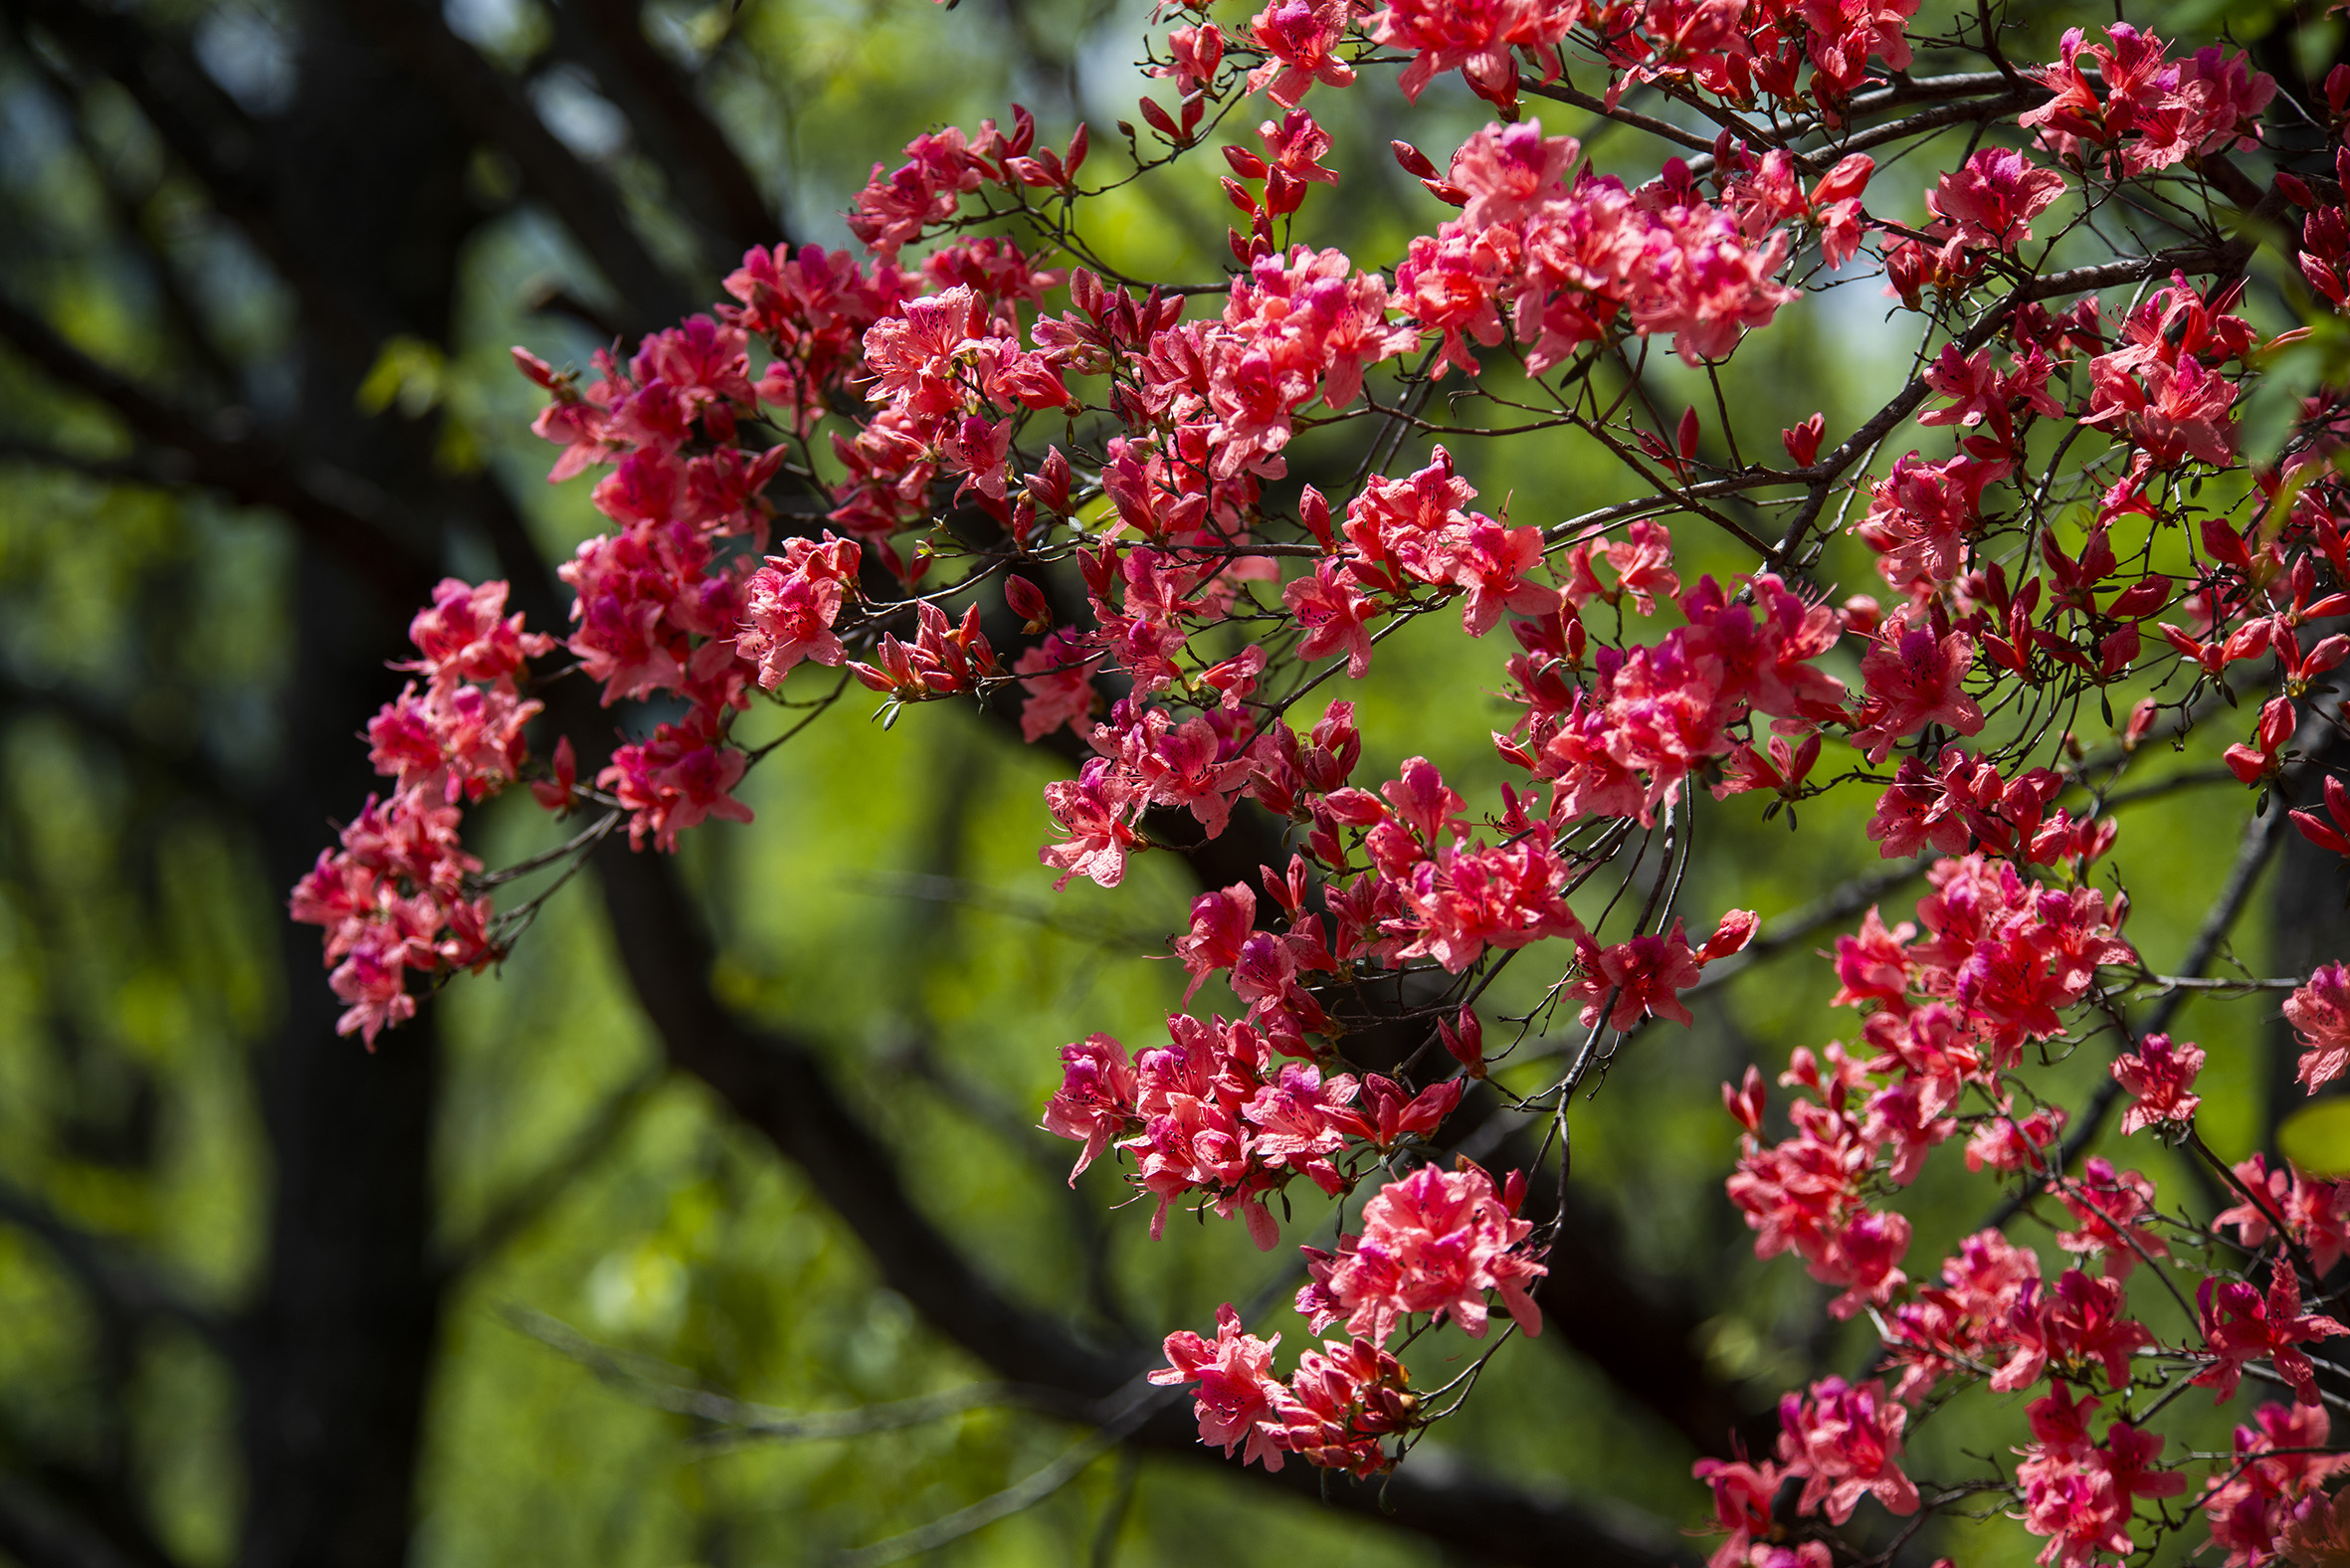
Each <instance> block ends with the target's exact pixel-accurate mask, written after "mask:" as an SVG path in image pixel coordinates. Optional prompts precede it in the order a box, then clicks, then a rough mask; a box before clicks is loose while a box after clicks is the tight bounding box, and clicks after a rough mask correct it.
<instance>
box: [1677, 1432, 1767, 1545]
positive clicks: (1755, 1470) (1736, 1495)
mask: <svg viewBox="0 0 2350 1568" xmlns="http://www.w3.org/2000/svg"><path fill="white" fill-rule="evenodd" d="M1689 1473H1690V1474H1691V1475H1693V1476H1695V1477H1696V1478H1697V1479H1699V1480H1701V1481H1703V1482H1705V1484H1706V1485H1707V1486H1708V1487H1710V1488H1712V1491H1713V1518H1714V1527H1715V1528H1716V1529H1720V1530H1724V1531H1727V1532H1728V1534H1729V1539H1728V1540H1725V1541H1723V1542H1722V1543H1721V1545H1720V1546H1719V1547H1717V1548H1715V1550H1714V1553H1713V1555H1712V1556H1711V1557H1710V1558H1708V1559H1707V1560H1706V1568H1733V1565H1736V1564H1743V1563H1745V1562H1746V1560H1747V1559H1746V1548H1747V1546H1748V1545H1749V1544H1750V1543H1751V1542H1752V1541H1753V1540H1754V1538H1755V1537H1756V1536H1758V1535H1768V1534H1769V1533H1771V1529H1772V1523H1771V1501H1772V1499H1773V1498H1774V1497H1775V1496H1776V1495H1777V1494H1778V1490H1779V1467H1778V1466H1776V1465H1774V1464H1772V1463H1771V1462H1770V1461H1769V1460H1765V1461H1763V1462H1762V1464H1760V1465H1759V1466H1758V1465H1749V1464H1747V1463H1746V1462H1745V1461H1743V1460H1741V1461H1738V1462H1736V1463H1734V1464H1733V1463H1731V1462H1728V1461H1725V1460H1713V1459H1705V1460H1699V1461H1698V1462H1697V1463H1696V1464H1694V1465H1692V1466H1690V1467H1689Z"/></svg>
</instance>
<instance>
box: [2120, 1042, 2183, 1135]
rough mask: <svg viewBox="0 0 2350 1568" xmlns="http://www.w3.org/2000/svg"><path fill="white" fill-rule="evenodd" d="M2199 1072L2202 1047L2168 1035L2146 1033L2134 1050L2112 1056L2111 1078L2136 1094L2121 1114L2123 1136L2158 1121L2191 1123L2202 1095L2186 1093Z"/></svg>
mask: <svg viewBox="0 0 2350 1568" xmlns="http://www.w3.org/2000/svg"><path fill="white" fill-rule="evenodd" d="M2202 1071H2203V1048H2202V1047H2201V1046H2196V1045H2190V1044H2188V1043H2186V1042H2184V1041H2182V1042H2180V1043H2179V1044H2178V1045H2176V1046H2174V1045H2172V1044H2171V1037H2170V1036H2168V1035H2148V1036H2147V1037H2146V1038H2145V1039H2144V1040H2143V1041H2140V1042H2139V1044H2138V1049H2137V1051H2136V1052H2134V1053H2132V1054H2130V1055H2127V1056H2122V1057H2117V1058H2116V1059H2114V1063H2113V1080H2114V1081H2115V1082H2117V1083H2119V1084H2120V1085H2121V1086H2122V1087H2123V1088H2125V1089H2127V1090H2128V1091H2129V1092H2130V1093H2131V1094H2132V1095H2134V1096H2136V1098H2135V1100H2134V1102H2133V1103H2132V1104H2131V1105H2130V1108H2129V1109H2128V1110H2126V1111H2124V1112H2123V1113H2122V1117H2121V1130H2122V1132H2123V1134H2124V1135H2125V1136H2126V1135H2127V1134H2129V1133H2133V1132H2137V1131H2139V1130H2141V1129H2143V1128H2146V1127H2151V1126H2154V1125H2155V1124H2157V1123H2159V1122H2191V1121H2193V1120H2194V1119H2195V1108H2196V1107H2197V1106H2198V1105H2200V1104H2202V1103H2203V1096H2202V1095H2200V1094H2195V1093H2191V1092H2189V1089H2190V1086H2191V1085H2192V1084H2193V1083H2194V1082H2195V1075H2196V1074H2198V1073H2200V1072H2202Z"/></svg>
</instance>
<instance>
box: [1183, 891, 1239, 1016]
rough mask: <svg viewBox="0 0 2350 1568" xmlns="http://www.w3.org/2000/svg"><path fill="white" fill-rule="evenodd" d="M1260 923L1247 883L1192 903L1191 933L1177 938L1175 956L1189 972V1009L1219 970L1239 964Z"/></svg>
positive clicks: (1201, 896)
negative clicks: (1195, 995) (1242, 951)
mask: <svg viewBox="0 0 2350 1568" xmlns="http://www.w3.org/2000/svg"><path fill="white" fill-rule="evenodd" d="M1256 923H1257V894H1256V892H1255V891H1254V890H1253V889H1252V888H1251V887H1250V886H1249V884H1248V883H1247V882H1234V883H1233V884H1232V885H1231V886H1230V887H1226V888H1223V889H1221V890H1220V891H1214V892H1204V893H1201V894H1200V895H1199V896H1198V897H1196V898H1194V899H1192V901H1191V929H1190V931H1189V932H1187V933H1186V934H1184V935H1182V936H1178V937H1177V938H1175V956H1176V957H1178V958H1180V959H1182V960H1183V967H1184V968H1185V969H1186V970H1188V971H1190V974H1191V984H1190V985H1189V986H1188V987H1186V988H1185V990H1184V993H1183V1000H1184V1002H1185V1004H1186V1005H1188V1004H1189V1003H1190V1001H1191V999H1192V997H1193V995H1194V994H1196V993H1197V992H1198V991H1199V988H1200V984H1201V982H1202V981H1204V980H1206V979H1207V978H1208V976H1210V975H1212V974H1214V973H1215V972H1216V971H1217V970H1219V969H1230V968H1231V967H1232V966H1233V965H1234V964H1236V963H1238V962H1240V957H1241V944H1242V943H1244V942H1246V941H1247V940H1248V939H1249V933H1250V931H1251V930H1252V929H1253V928H1254V927H1255V925H1256Z"/></svg>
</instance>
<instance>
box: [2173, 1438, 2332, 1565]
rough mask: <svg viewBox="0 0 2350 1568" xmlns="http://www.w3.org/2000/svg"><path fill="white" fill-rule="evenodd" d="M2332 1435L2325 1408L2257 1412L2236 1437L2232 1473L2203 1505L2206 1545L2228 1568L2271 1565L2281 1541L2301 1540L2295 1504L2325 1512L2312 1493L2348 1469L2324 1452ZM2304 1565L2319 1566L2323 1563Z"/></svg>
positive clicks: (2215, 1481) (2223, 1477)
mask: <svg viewBox="0 0 2350 1568" xmlns="http://www.w3.org/2000/svg"><path fill="white" fill-rule="evenodd" d="M2331 1428H2332V1421H2331V1419H2330V1418H2329V1417H2328V1416H2327V1414H2326V1409H2325V1407H2324V1406H2323V1405H2316V1404H2311V1405H2303V1404H2298V1403H2295V1404H2288V1405H2278V1404H2265V1405H2262V1406H2261V1407H2260V1408H2259V1409H2258V1410H2256V1411H2254V1412H2253V1413H2252V1425H2250V1426H2241V1427H2238V1428H2237V1429H2236V1437H2235V1459H2236V1463H2235V1465H2234V1466H2232V1467H2231V1468H2230V1469H2229V1470H2227V1471H2225V1472H2224V1473H2223V1474H2221V1475H2219V1476H2217V1477H2215V1478H2214V1479H2213V1480H2212V1482H2211V1483H2210V1486H2209V1489H2207V1490H2206V1491H2205V1493H2204V1495H2203V1497H2202V1498H2201V1499H2200V1501H2201V1503H2202V1506H2203V1509H2204V1512H2205V1514H2206V1515H2207V1516H2208V1517H2209V1518H2210V1520H2211V1528H2212V1537H2211V1544H2212V1545H2214V1546H2217V1547H2220V1548H2222V1549H2224V1550H2225V1551H2226V1552H2227V1553H2228V1565H2229V1568H2252V1565H2254V1564H2258V1563H2266V1562H2272V1561H2274V1560H2276V1548H2277V1546H2278V1543H2279V1539H2280V1537H2281V1538H2282V1539H2283V1540H2284V1541H2285V1542H2286V1543H2287V1544H2289V1543H2290V1542H2292V1541H2293V1540H2294V1539H2295V1537H2296V1535H2300V1532H2299V1531H2297V1530H2296V1529H2295V1525H2296V1523H2297V1519H2296V1514H2298V1513H2299V1512H2300V1510H2299V1509H2298V1508H2296V1507H2295V1504H2296V1503H2298V1502H2300V1500H2301V1499H2302V1498H2304V1497H2310V1498H2313V1499H2317V1500H2315V1501H2314V1504H2313V1505H2314V1506H2316V1507H2322V1506H2323V1502H2322V1494H2321V1493H2319V1492H2318V1490H2317V1488H2318V1487H2319V1486H2320V1485H2321V1484H2322V1483H2323V1482H2324V1481H2325V1480H2326V1479H2328V1478H2329V1477H2331V1476H2333V1475H2337V1474H2339V1473H2341V1472H2342V1471H2343V1470H2345V1469H2350V1456H2344V1455H2328V1454H2325V1453H2323V1452H2321V1451H2323V1450H2324V1449H2325V1448H2327V1447H2328V1443H2327V1439H2328V1437H2329V1436H2330V1434H2331ZM2304 1506H2310V1505H2308V1504H2305V1505H2304ZM2301 1538H2306V1536H2305V1535H2304V1536H2302V1537H2301ZM2287 1560H2292V1559H2290V1558H2288V1559H2287ZM2301 1560H2302V1561H2306V1562H2309V1563H2311V1564H2318V1563H2322V1562H2324V1561H2325V1560H2326V1559H2325V1558H2323V1557H2318V1556H2311V1557H2308V1558H2305V1559H2301Z"/></svg>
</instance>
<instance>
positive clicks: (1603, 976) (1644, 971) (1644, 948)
mask: <svg viewBox="0 0 2350 1568" xmlns="http://www.w3.org/2000/svg"><path fill="white" fill-rule="evenodd" d="M1577 945H1578V948H1579V951H1580V956H1581V963H1582V969H1583V974H1582V978H1581V979H1579V980H1577V981H1576V982H1575V984H1574V985H1573V986H1572V987H1570V988H1569V989H1568V991H1567V995H1568V997H1569V998H1571V999H1575V1000H1579V1001H1581V1002H1582V1003H1583V1004H1584V1006H1583V1011H1582V1014H1581V1022H1582V1025H1583V1027H1584V1028H1586V1029H1589V1028H1590V1027H1591V1026H1592V1025H1594V1024H1596V1023H1598V1022H1599V1020H1600V1013H1601V1010H1602V1009H1603V1008H1606V1009H1607V1010H1608V1012H1607V1018H1608V1027H1609V1028H1610V1029H1614V1030H1627V1029H1630V1028H1632V1027H1633V1025H1635V1024H1637V1023H1639V1022H1640V1021H1641V1020H1642V1019H1643V1018H1669V1019H1671V1020H1672V1021H1673V1022H1674V1023H1676V1024H1679V1025H1681V1026H1683V1027H1684V1028H1685V1027H1687V1026H1688V1025H1689V1024H1690V1023H1691V1022H1693V1020H1692V1019H1691V1018H1690V1017H1689V1010H1688V1009H1687V1008H1686V1007H1684V1006H1682V1005H1681V1001H1680V997H1679V995H1678V993H1680V992H1682V991H1686V990H1687V989H1688V988H1689V987H1691V986H1693V985H1695V984H1696V983H1697V982H1698V981H1699V980H1700V979H1702V978H1703V973H1702V970H1701V968H1700V966H1699V964H1698V962H1697V959H1696V956H1695V955H1694V954H1693V953H1691V952H1690V950H1689V937H1688V932H1687V931H1686V930H1685V929H1684V928H1683V926H1682V923H1681V922H1680V921H1679V920H1674V921H1673V922H1672V929H1671V930H1670V931H1668V932H1663V933H1652V934H1650V935H1647V936H1635V937H1633V938H1631V939H1630V940H1628V941H1622V942H1618V943H1617V944H1616V945H1615V946H1613V947H1608V948H1602V947H1600V946H1599V945H1598V944H1597V943H1594V942H1592V941H1590V939H1589V938H1585V939H1584V940H1583V941H1582V942H1580V943H1578V944H1577Z"/></svg>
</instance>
